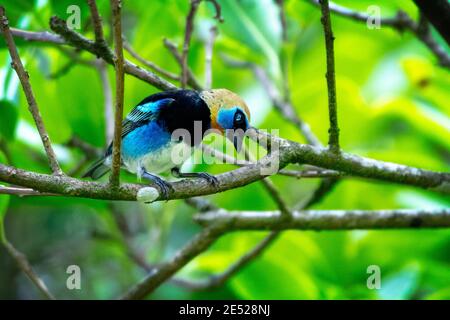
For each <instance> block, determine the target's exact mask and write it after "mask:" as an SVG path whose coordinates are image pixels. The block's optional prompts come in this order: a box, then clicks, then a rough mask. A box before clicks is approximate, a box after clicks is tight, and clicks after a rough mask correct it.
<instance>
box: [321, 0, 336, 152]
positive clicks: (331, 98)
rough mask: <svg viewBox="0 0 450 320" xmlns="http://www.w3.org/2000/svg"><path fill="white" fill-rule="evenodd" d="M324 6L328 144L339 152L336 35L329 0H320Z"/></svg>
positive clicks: (322, 19) (331, 148)
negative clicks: (332, 27)
mask: <svg viewBox="0 0 450 320" xmlns="http://www.w3.org/2000/svg"><path fill="white" fill-rule="evenodd" d="M320 5H321V8H322V18H321V21H322V25H323V30H324V34H325V48H326V56H327V59H326V61H327V73H326V78H327V88H328V112H329V117H330V128H329V129H328V146H329V148H330V150H331V151H333V152H335V153H338V152H339V149H340V147H339V126H338V119H337V105H336V75H335V71H334V44H333V42H334V35H333V31H332V29H331V18H330V9H329V7H328V0H320Z"/></svg>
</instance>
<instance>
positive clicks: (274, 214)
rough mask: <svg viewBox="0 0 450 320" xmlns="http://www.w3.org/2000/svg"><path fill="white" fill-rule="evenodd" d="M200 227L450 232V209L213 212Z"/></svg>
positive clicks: (204, 215)
mask: <svg viewBox="0 0 450 320" xmlns="http://www.w3.org/2000/svg"><path fill="white" fill-rule="evenodd" d="M195 220H196V221H197V222H199V223H201V224H202V225H208V224H210V223H213V224H215V225H217V224H218V223H222V224H226V225H227V226H228V227H227V231H236V230H261V229H264V230H290V229H295V230H353V229H398V228H449V227H450V209H436V210H425V209H398V210H303V211H295V212H293V214H292V219H291V220H283V219H281V214H280V212H279V211H225V210H219V211H213V212H207V213H202V214H201V215H197V216H195Z"/></svg>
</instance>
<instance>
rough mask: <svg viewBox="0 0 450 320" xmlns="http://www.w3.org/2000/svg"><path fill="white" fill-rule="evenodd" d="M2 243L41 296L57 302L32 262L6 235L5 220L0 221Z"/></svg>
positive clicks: (0, 241)
mask: <svg viewBox="0 0 450 320" xmlns="http://www.w3.org/2000/svg"><path fill="white" fill-rule="evenodd" d="M0 243H1V244H2V245H3V246H4V247H5V249H6V251H7V252H8V254H9V255H10V256H11V258H12V259H14V261H15V262H16V263H17V266H18V267H19V269H20V270H21V271H22V272H23V273H25V274H26V276H27V277H28V279H30V280H31V282H32V283H33V284H34V285H35V286H36V288H37V289H38V290H39V292H41V294H42V295H43V296H44V297H45V298H46V299H49V300H55V297H54V296H53V295H52V294H51V293H50V291H49V290H48V288H47V286H46V285H45V283H44V281H42V279H41V278H40V277H39V276H38V275H37V274H36V272H35V271H34V270H33V268H32V267H31V264H30V262H29V261H28V259H27V257H26V256H25V255H24V254H23V253H22V252H20V251H19V250H17V249H16V248H15V247H14V246H13V244H12V243H11V242H9V241H8V239H7V237H6V234H5V227H4V220H3V219H0Z"/></svg>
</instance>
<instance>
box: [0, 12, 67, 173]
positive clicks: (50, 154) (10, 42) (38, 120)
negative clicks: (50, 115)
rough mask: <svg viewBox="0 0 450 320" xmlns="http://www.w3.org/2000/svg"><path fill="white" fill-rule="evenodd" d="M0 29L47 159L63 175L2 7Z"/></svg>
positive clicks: (51, 166) (53, 168) (52, 167)
mask: <svg viewBox="0 0 450 320" xmlns="http://www.w3.org/2000/svg"><path fill="white" fill-rule="evenodd" d="M0 28H1V30H2V33H3V37H4V38H5V42H6V45H7V46H8V50H9V54H10V56H11V60H12V63H11V65H12V67H13V68H14V70H15V71H16V73H17V76H18V77H19V80H20V83H21V85H22V88H23V91H24V93H25V97H26V98H27V102H28V110H30V113H31V115H32V116H33V119H34V122H35V124H36V128H37V129H38V132H39V135H40V137H41V140H42V144H43V145H44V149H45V153H46V154H47V159H48V162H49V164H50V168H51V169H52V172H53V174H55V175H62V174H63V172H62V171H61V167H60V166H59V163H58V160H57V159H56V155H55V152H54V151H53V148H52V144H51V141H50V137H49V136H48V133H47V130H46V129H45V125H44V122H43V120H42V116H41V113H40V112H39V107H38V105H37V102H36V99H35V97H34V94H33V90H32V88H31V84H30V79H29V75H28V72H26V71H25V69H24V67H23V64H22V61H21V60H20V56H19V52H18V51H17V47H16V44H15V43H14V39H13V37H12V34H11V32H10V30H9V24H8V18H7V17H6V15H5V8H3V7H1V6H0Z"/></svg>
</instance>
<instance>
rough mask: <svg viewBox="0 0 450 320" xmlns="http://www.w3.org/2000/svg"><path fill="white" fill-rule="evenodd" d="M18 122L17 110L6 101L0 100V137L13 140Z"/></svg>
mask: <svg viewBox="0 0 450 320" xmlns="http://www.w3.org/2000/svg"><path fill="white" fill-rule="evenodd" d="M17 120H18V110H17V107H16V106H15V105H13V104H12V103H11V102H10V101H8V100H0V136H2V137H3V138H5V139H6V140H8V141H9V140H13V139H14V133H15V131H16V126H17Z"/></svg>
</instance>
